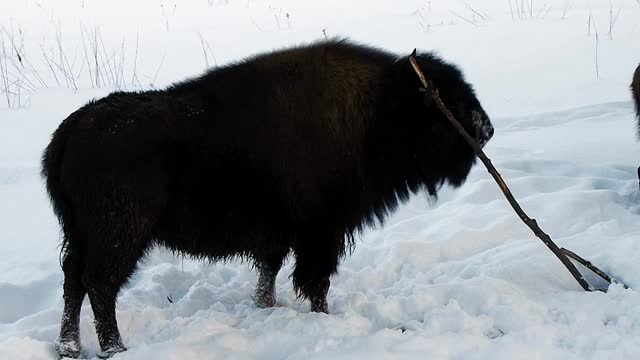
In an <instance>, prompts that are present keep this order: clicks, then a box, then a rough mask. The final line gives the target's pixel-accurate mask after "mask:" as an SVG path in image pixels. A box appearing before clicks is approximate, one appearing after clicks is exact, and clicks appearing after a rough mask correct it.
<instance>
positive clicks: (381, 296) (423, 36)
mask: <svg viewBox="0 0 640 360" xmlns="http://www.w3.org/2000/svg"><path fill="white" fill-rule="evenodd" d="M0 27H1V29H0V30H1V31H0V33H1V35H0V74H2V76H0V359H54V358H56V354H55V353H54V351H53V345H52V342H53V341H54V340H55V339H56V337H57V334H58V331H59V322H60V317H61V312H62V287H61V282H62V272H61V270H60V267H59V264H58V255H59V248H58V244H59V236H60V234H59V228H58V225H57V222H56V219H55V218H54V216H53V213H52V211H51V209H50V207H49V203H48V200H47V198H46V194H45V191H44V186H43V183H42V180H41V179H40V176H39V157H40V154H41V151H42V149H43V148H44V147H45V146H46V144H47V142H48V140H49V137H50V134H51V132H52V131H53V130H54V129H55V128H56V127H57V125H58V124H59V123H60V121H61V120H62V119H64V118H65V117H66V116H67V115H68V114H69V113H71V112H72V111H74V110H75V109H76V108H78V107H79V106H81V105H82V104H83V103H85V102H86V101H88V100H90V99H92V98H95V97H101V96H104V95H106V94H108V93H109V92H110V91H113V90H114V89H116V88H120V89H124V90H139V89H140V88H144V89H149V88H153V87H155V88H162V87H163V86H166V85H167V84H169V83H171V82H172V81H176V80H180V79H183V78H185V77H187V76H193V75H197V74H199V73H201V72H202V71H204V69H205V67H206V66H207V64H208V65H209V66H214V65H215V64H225V63H228V62H231V61H234V60H238V59H241V58H243V57H245V56H248V55H251V54H254V53H257V52H260V51H264V50H270V49H274V48H279V47H285V46H288V45H295V44H300V43H304V42H310V41H313V40H318V39H322V38H324V37H325V34H326V36H329V37H331V36H347V37H349V38H351V39H352V40H355V41H359V42H363V43H366V44H371V45H376V46H380V47H383V48H386V49H389V50H392V51H394V52H397V53H399V54H407V53H409V52H410V51H411V50H412V49H413V48H414V47H417V48H419V49H422V50H425V51H437V52H438V53H439V54H441V55H442V56H443V57H445V58H446V59H447V60H450V61H452V62H455V63H457V64H459V65H460V67H461V68H462V69H463V71H464V72H465V73H466V75H467V78H468V80H469V81H470V82H471V83H473V84H474V86H475V87H476V90H477V92H478V95H479V98H480V100H481V102H482V104H483V106H484V107H485V109H486V110H487V112H488V113H489V114H490V116H491V117H492V120H493V123H494V125H495V127H496V135H495V136H494V139H493V140H492V141H491V142H490V143H489V145H488V146H487V147H486V152H487V153H488V155H489V156H490V157H491V158H492V159H493V161H494V164H495V165H496V166H497V168H498V169H499V170H500V171H501V172H502V174H503V176H504V178H505V179H506V181H507V183H508V184H509V185H510V186H511V187H512V190H513V192H514V194H515V196H516V197H517V198H518V199H519V200H520V201H521V203H522V205H523V207H524V208H525V210H526V211H528V212H529V214H530V215H531V216H532V217H535V218H537V219H538V222H539V223H540V225H541V226H542V228H543V229H544V230H545V231H546V232H547V233H549V234H550V235H551V237H552V238H553V239H555V240H556V241H557V243H558V244H559V245H561V246H564V247H567V248H569V249H572V250H574V251H575V252H577V253H579V254H581V255H582V256H583V257H585V258H587V259H590V260H591V261H592V262H594V263H595V264H597V265H598V266H600V267H601V268H602V269H603V270H605V271H607V272H608V273H610V274H611V275H613V276H615V277H617V278H619V279H621V280H622V281H624V282H625V283H627V284H628V285H630V286H631V289H629V290H627V289H624V288H622V287H621V286H612V287H611V288H610V289H609V291H608V292H607V293H600V292H597V293H586V292H583V291H582V290H581V289H580V288H579V286H578V285H577V284H576V282H575V281H574V280H573V279H572V278H571V277H570V275H569V274H568V273H567V271H566V270H565V269H564V268H563V267H562V265H561V264H560V263H559V262H558V261H557V259H556V258H554V257H553V255H552V254H551V253H550V252H549V251H548V250H547V249H546V248H545V247H544V246H543V245H542V243H541V242H540V241H539V240H537V239H536V238H535V237H534V236H533V235H532V234H531V233H530V231H529V230H528V228H526V227H525V226H524V225H523V224H522V223H521V222H520V220H519V219H518V218H517V217H516V215H515V214H514V213H513V212H512V210H511V209H510V207H509V206H508V204H507V203H506V201H505V200H504V199H503V197H502V194H501V193H500V192H499V190H498V188H497V186H496V185H495V184H494V183H493V180H492V179H491V178H490V177H489V175H488V174H487V172H486V171H485V169H484V168H483V167H482V166H481V165H478V166H476V168H475V169H474V170H473V171H472V173H471V174H470V176H469V179H468V181H467V182H466V184H465V185H464V186H463V187H461V188H459V189H457V190H455V191H453V190H451V189H449V188H445V189H443V191H442V192H441V193H440V197H439V200H438V202H437V203H436V204H429V202H428V201H427V199H426V198H424V197H422V196H419V197H416V198H414V199H412V200H411V201H410V202H409V203H408V204H407V205H406V206H404V207H402V208H401V209H400V210H399V211H398V212H397V214H396V215H395V216H393V217H392V218H391V219H389V221H388V222H387V224H386V226H385V227H384V228H381V229H375V230H371V231H367V232H366V233H365V234H363V236H362V238H361V240H359V241H358V242H357V247H356V250H355V252H354V253H353V255H351V256H349V257H347V258H346V259H345V260H344V262H343V264H342V266H341V268H340V273H339V274H338V275H336V276H335V277H333V278H332V284H331V285H332V286H331V290H330V292H329V306H330V310H331V314H330V315H326V314H316V313H309V307H308V304H306V303H303V302H299V301H296V300H295V294H294V293H293V291H292V285H291V280H290V279H289V278H288V275H289V273H290V271H291V267H290V265H291V264H290V263H288V265H287V266H286V267H285V268H284V269H283V271H282V272H281V273H280V275H279V276H278V281H277V291H278V296H277V299H278V307H276V308H271V309H256V308H255V306H254V303H253V301H252V300H251V295H252V292H253V287H254V285H255V283H256V280H257V276H256V275H255V273H254V272H252V271H251V270H250V269H249V268H248V267H247V266H246V265H245V264H242V263H239V262H230V263H227V264H213V265H210V264H206V263H202V262H196V261H192V260H189V259H183V258H178V257H174V256H173V255H171V254H170V253H167V252H166V251H162V250H157V251H154V252H153V253H152V254H151V255H150V256H149V257H148V258H147V259H146V260H145V261H144V263H143V264H142V265H141V267H140V270H139V271H138V272H137V273H136V274H135V276H134V277H133V279H132V280H131V282H130V284H129V285H127V286H126V288H124V289H123V290H122V292H121V295H120V298H119V302H118V321H119V325H120V329H121V332H122V335H123V338H124V341H125V343H126V344H127V346H128V347H129V351H127V352H125V353H122V354H118V355H116V356H115V357H114V359H147V358H153V359H355V358H367V359H405V358H407V359H496V360H498V359H637V358H640V294H639V293H638V292H637V291H636V290H635V289H639V288H640V262H639V261H638V260H639V259H640V221H639V220H640V217H639V214H640V192H639V191H638V181H637V177H636V166H637V165H639V164H640V147H639V146H638V141H637V139H636V125H635V119H634V115H633V105H632V102H631V100H630V93H629V83H630V82H631V76H632V74H633V70H634V69H635V67H636V66H637V64H638V62H640V2H638V1H637V0H612V1H606V0H591V1H589V0H546V1H541V0H524V1H523V0H483V1H478V0H468V1H458V0H432V1H417V0H403V1H391V0H384V1H383V0H353V1H346V0H315V1H294V0H237V1H236V0H227V1H225V0H208V1H207V0H191V1H177V0H176V1H161V0H127V1H125V0H110V1H99V0H84V1H83V0H57V1H56V0H11V1H10V0H2V1H1V2H0ZM596 34H597V38H596ZM16 53H18V54H20V55H21V61H20V60H19V59H18V58H17V56H16ZM96 59H97V60H96ZM96 63H97V64H98V65H97V66H96ZM96 72H97V74H98V75H97V78H96ZM98 81H99V84H98ZM246 86H247V90H248V91H250V88H251V84H246ZM7 91H8V92H7ZM167 297H170V298H171V299H172V300H173V303H170V302H169V301H168V300H167ZM82 310H83V311H82V320H81V337H82V342H83V346H84V355H85V356H86V357H87V358H93V357H94V356H95V353H96V351H97V350H98V343H97V338H96V335H95V331H94V328H93V324H92V319H93V315H92V313H91V309H90V306H89V305H88V302H85V305H84V306H83V309H82ZM400 328H403V329H406V331H404V332H402V331H401V330H400Z"/></svg>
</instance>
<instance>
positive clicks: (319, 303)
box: [311, 299, 329, 314]
mask: <svg viewBox="0 0 640 360" xmlns="http://www.w3.org/2000/svg"><path fill="white" fill-rule="evenodd" d="M311 311H312V312H317V313H325V314H328V313H329V304H327V300H326V299H322V300H315V301H311Z"/></svg>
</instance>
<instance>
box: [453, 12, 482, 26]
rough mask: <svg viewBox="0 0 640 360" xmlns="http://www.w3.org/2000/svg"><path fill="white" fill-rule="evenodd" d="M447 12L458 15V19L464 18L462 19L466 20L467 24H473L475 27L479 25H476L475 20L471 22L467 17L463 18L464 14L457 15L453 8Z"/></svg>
mask: <svg viewBox="0 0 640 360" xmlns="http://www.w3.org/2000/svg"><path fill="white" fill-rule="evenodd" d="M449 12H450V13H452V14H453V15H455V16H456V17H458V18H460V19H462V20H464V21H466V22H468V23H469V24H471V25H473V26H475V27H479V26H478V24H476V23H475V22H473V21H471V20H469V19H467V18H465V17H464V16H462V15H458V14H457V13H456V12H455V11H453V10H449Z"/></svg>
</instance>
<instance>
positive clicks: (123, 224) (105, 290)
mask: <svg viewBox="0 0 640 360" xmlns="http://www.w3.org/2000/svg"><path fill="white" fill-rule="evenodd" d="M122 194H125V193H124V192H123V193H121V194H120V195H117V194H116V195H115V196H114V197H112V198H108V199H102V200H103V201H102V203H100V204H97V206H96V208H97V209H98V210H96V211H94V212H93V213H92V215H91V217H90V218H89V219H88V220H87V223H86V224H85V225H86V228H87V229H91V231H90V232H89V233H88V236H87V245H86V247H87V249H86V255H87V256H86V259H85V262H86V265H85V271H84V273H83V275H82V282H83V284H84V287H85V289H87V293H88V294H89V300H90V302H91V308H92V309H93V314H94V317H95V320H94V323H95V327H96V334H97V335H98V341H99V343H100V352H99V353H98V354H97V355H98V357H100V358H108V357H111V356H112V355H114V354H116V353H119V352H123V351H126V350H127V348H126V347H125V345H124V343H123V341H122V337H121V336H120V332H119V330H118V324H117V321H116V311H115V310H116V298H117V296H118V292H119V291H120V288H121V287H122V286H123V285H124V284H125V283H126V282H127V280H128V279H129V277H130V276H131V275H132V274H133V272H134V271H135V269H136V265H137V263H138V260H140V258H142V257H143V256H144V254H145V252H146V250H147V249H148V248H149V246H150V245H151V242H152V238H153V235H152V229H153V226H155V218H156V217H155V216H154V215H153V211H152V209H151V208H150V207H148V206H145V204H144V203H143V202H141V201H138V199H135V198H133V197H132V196H131V195H128V196H125V195H122Z"/></svg>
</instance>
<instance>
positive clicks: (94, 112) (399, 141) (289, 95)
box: [42, 40, 493, 356]
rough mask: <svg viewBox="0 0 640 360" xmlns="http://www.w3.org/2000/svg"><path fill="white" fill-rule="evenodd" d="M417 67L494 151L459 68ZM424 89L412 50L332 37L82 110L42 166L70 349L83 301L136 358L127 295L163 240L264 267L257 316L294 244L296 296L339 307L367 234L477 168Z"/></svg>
mask: <svg viewBox="0 0 640 360" xmlns="http://www.w3.org/2000/svg"><path fill="white" fill-rule="evenodd" d="M418 63H419V64H420V66H421V67H422V69H423V70H424V71H425V73H426V74H427V76H428V77H429V78H430V79H431V80H432V81H433V84H434V86H435V87H436V88H438V89H439V90H440V94H441V97H442V99H443V100H444V102H445V103H446V104H448V106H449V107H450V109H451V110H452V111H453V113H454V114H455V115H456V116H457V118H458V119H459V120H460V121H461V122H462V124H463V126H464V127H465V129H466V130H467V131H468V132H469V134H472V135H474V136H478V140H479V141H480V142H481V143H482V144H483V145H484V144H485V143H486V142H487V141H488V140H489V139H490V138H491V136H492V135H493V127H492V126H491V123H490V121H489V118H488V117H487V115H486V114H485V112H484V111H483V109H482V107H481V106H480V103H479V102H478V100H477V98H476V96H475V94H474V91H473V89H472V87H471V85H469V84H468V83H466V82H465V80H464V78H463V75H462V73H461V72H460V71H459V70H458V69H457V68H456V67H455V66H453V65H451V64H448V63H446V62H444V61H443V60H441V59H440V58H438V57H436V56H434V55H431V54H421V55H418ZM419 88H420V82H419V80H418V78H417V77H416V75H415V73H414V72H413V70H412V67H411V65H410V63H409V60H408V56H404V57H398V56H396V55H394V54H391V53H388V52H385V51H381V50H378V49H375V48H371V47H366V46H361V45H356V44H353V43H350V42H348V41H344V40H332V41H326V42H321V43H316V44H312V45H308V46H301V47H295V48H290V49H286V50H281V51H276V52H272V53H267V54H262V55H258V56H254V57H251V58H249V59H247V60H244V61H241V62H238V63H235V64H232V65H229V66H225V67H219V68H216V69H213V70H210V71H208V72H207V73H205V74H203V75H202V76H200V77H198V78H195V79H191V80H188V81H184V82H181V83H177V84H175V85H173V86H170V87H168V88H167V89H165V90H162V91H146V92H140V93H123V92H117V93H113V94H111V95H109V96H107V97H105V98H103V99H100V100H96V101H92V102H90V103H88V104H87V105H85V106H83V107H82V108H80V109H79V110H77V111H75V112H74V113H72V114H71V115H69V117H68V118H67V119H66V120H64V121H63V122H62V124H61V125H60V127H59V128H58V129H57V130H56V131H55V133H54V134H53V137H52V140H51V143H50V144H49V146H48V147H47V148H46V150H45V152H44V155H43V169H42V173H43V176H44V177H45V178H46V185H47V189H48V192H49V195H50V197H51V202H52V204H53V208H54V211H55V213H56V215H57V216H58V219H59V220H60V224H61V226H62V230H63V233H64V240H63V246H62V247H63V252H62V255H63V257H62V269H63V271H64V278H65V279H64V316H63V318H62V326H61V329H60V338H59V341H58V343H57V348H58V351H59V353H60V354H61V355H65V356H78V355H79V354H80V341H79V340H80V339H79V333H78V327H79V315H80V307H81V304H82V300H83V298H84V296H85V294H88V295H89V300H90V302H91V307H92V309H93V313H94V315H95V326H96V331H97V334H98V339H99V342H100V348H101V353H100V355H101V356H110V355H111V354H114V353H116V352H120V351H124V350H126V348H125V346H124V344H123V342H122V339H121V337H120V333H119V331H118V326H117V324H116V317H115V314H116V312H115V304H116V296H117V295H118V291H119V290H120V288H121V287H122V286H123V284H124V283H125V282H126V281H127V279H128V278H129V277H130V276H131V274H132V273H133V272H134V271H135V269H136V264H137V263H138V261H139V260H140V258H142V257H143V256H144V254H145V252H147V251H148V250H149V249H150V248H152V247H153V246H154V245H160V246H164V247H167V248H169V249H172V250H174V251H176V252H179V253H182V254H185V255H188V256H193V257H196V258H207V259H211V260H218V259H227V258H231V257H239V258H242V259H246V260H249V261H251V262H252V263H253V264H254V265H255V266H256V268H257V269H258V271H259V280H258V285H257V289H256V296H255V301H256V305H257V306H259V307H269V306H273V305H274V303H275V293H274V291H275V288H274V281H275V278H276V274H277V273H278V271H279V269H280V267H281V265H282V263H283V259H284V258H285V257H286V256H287V254H288V253H289V252H290V251H291V252H293V254H294V256H295V269H294V271H293V274H292V277H293V285H294V287H295V289H296V291H297V292H298V293H299V294H300V296H302V297H303V298H306V299H308V300H309V301H310V303H311V310H312V311H318V312H327V310H328V308H327V299H326V296H327V291H328V289H329V277H330V276H331V275H332V274H334V273H335V272H336V271H337V267H338V263H339V260H340V259H341V258H342V257H343V256H344V255H345V253H346V252H348V250H349V249H350V247H351V246H352V245H353V239H354V236H355V235H356V234H357V233H358V232H359V231H361V230H362V229H364V228H365V227H367V226H370V225H374V224H376V223H378V222H380V223H381V222H382V221H383V219H384V218H385V216H386V215H387V214H389V213H391V212H392V211H394V210H395V209H396V208H397V206H398V204H399V203H400V202H403V201H405V200H407V199H408V198H409V196H410V194H411V193H416V192H418V191H420V190H421V189H425V190H426V191H427V192H428V193H430V194H432V195H435V194H436V191H437V189H438V187H439V186H440V185H441V184H443V183H445V182H446V183H449V184H451V185H453V186H459V185H461V184H462V183H463V181H464V180H465V178H466V176H467V174H468V173H469V170H470V169H471V167H472V165H473V164H474V161H475V156H474V153H473V151H472V149H471V147H470V146H469V145H468V144H466V143H465V141H464V140H463V138H462V137H461V136H460V135H459V134H458V133H457V132H456V129H455V128H454V127H453V126H451V124H449V123H448V122H447V120H446V118H445V117H444V115H443V114H442V113H441V112H440V111H439V110H438V109H437V107H436V106H435V105H429V104H428V103H426V102H424V101H423V92H421V91H420V89H419Z"/></svg>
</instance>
